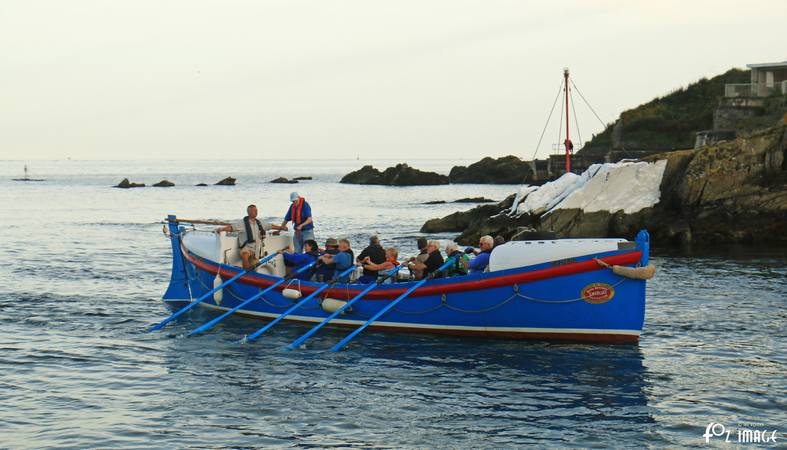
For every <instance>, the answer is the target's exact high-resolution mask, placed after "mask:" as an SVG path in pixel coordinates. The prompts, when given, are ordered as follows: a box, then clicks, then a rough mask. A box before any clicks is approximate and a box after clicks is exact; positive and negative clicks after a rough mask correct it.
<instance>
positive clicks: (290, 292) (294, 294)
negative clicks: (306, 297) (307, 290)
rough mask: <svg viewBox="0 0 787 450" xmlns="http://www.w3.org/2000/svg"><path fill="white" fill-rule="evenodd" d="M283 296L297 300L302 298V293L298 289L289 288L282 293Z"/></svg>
mask: <svg viewBox="0 0 787 450" xmlns="http://www.w3.org/2000/svg"><path fill="white" fill-rule="evenodd" d="M281 295H283V296H284V297H286V298H289V299H292V300H297V299H299V298H301V291H299V290H298V289H293V288H287V289H284V290H282V291H281Z"/></svg>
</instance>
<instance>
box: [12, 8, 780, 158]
mask: <svg viewBox="0 0 787 450" xmlns="http://www.w3.org/2000/svg"><path fill="white" fill-rule="evenodd" d="M0 50H1V51H0V80H1V82H0V159H24V160H27V159H62V158H66V157H71V158H74V159H147V158H153V159H159V158H161V159H179V158H199V159H215V158H233V159H246V158H265V159H271V158H303V159H308V158H322V159H325V158H329V159H331V158H355V157H356V156H359V155H360V156H362V157H365V158H373V157H380V158H392V159H397V158H399V159H401V160H408V159H416V158H468V159H479V158H480V157H482V156H487V155H489V156H500V155H506V154H515V155H518V156H521V157H523V158H526V159H530V157H531V156H532V155H533V151H534V149H535V144H536V142H537V141H538V137H539V135H540V133H541V130H542V128H543V126H544V122H545V120H546V117H547V114H548V112H549V109H550V107H551V106H552V102H553V100H554V98H555V95H556V93H557V89H558V86H559V84H560V81H561V77H562V70H563V67H566V66H567V67H570V69H571V72H572V75H573V77H574V81H575V82H576V84H577V86H578V87H579V89H580V90H581V91H582V93H583V94H584V95H585V97H587V98H588V100H590V102H591V104H592V105H593V106H594V108H595V109H596V111H597V112H598V113H599V114H600V115H601V117H602V118H603V119H604V120H605V121H608V122H611V121H613V120H614V119H615V118H617V116H618V115H619V114H620V112H621V111H623V110H625V109H628V108H631V107H634V106H636V105H638V104H640V103H643V102H645V101H648V100H650V99H652V98H653V97H655V96H659V95H663V94H666V93H668V92H669V91H671V90H673V89H676V88H679V87H681V86H685V85H686V84H688V83H690V82H692V81H695V80H697V79H698V78H700V77H702V76H713V75H716V74H719V73H722V72H724V71H726V70H728V69H730V68H732V67H744V66H745V65H746V64H747V63H754V62H771V61H782V60H785V59H787V2H786V1H785V0H773V1H747V2H741V1H739V0H736V1H724V0H722V1H719V0H716V1H691V0H682V1H673V0H659V1H574V2H571V1H569V2H566V1H538V2H535V1H533V2H531V1H494V0H487V1H462V0H415V1H410V0H396V1H375V0H344V1H329V0H312V1H298V0H281V1H270V0H268V1H266V0H251V1H199V0H156V1H149V0H134V1H119V0H96V1H82V0H68V1H65V0H51V1H47V0H3V1H2V3H0ZM575 102H576V103H577V104H576V108H577V114H578V118H579V130H580V132H581V134H582V138H583V140H588V139H589V138H590V136H591V134H592V133H598V132H599V131H600V130H601V124H599V122H598V121H597V120H596V119H595V118H594V117H593V116H592V115H591V114H590V112H589V111H588V110H587V108H586V107H585V106H584V104H582V102H581V100H580V99H579V98H578V96H576V95H575ZM557 127H558V124H557V123H556V122H555V123H553V124H552V125H551V127H550V128H549V129H548V131H547V137H545V139H544V143H543V144H542V146H541V150H540V151H539V153H538V156H539V157H543V156H545V155H547V154H549V153H550V152H551V145H552V144H553V143H555V142H556V141H557ZM574 140H575V142H578V139H576V138H575V139H574Z"/></svg>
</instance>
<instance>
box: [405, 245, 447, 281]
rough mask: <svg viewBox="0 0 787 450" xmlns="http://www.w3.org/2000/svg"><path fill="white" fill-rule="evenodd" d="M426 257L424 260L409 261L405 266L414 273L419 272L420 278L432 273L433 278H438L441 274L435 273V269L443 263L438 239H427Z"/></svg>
mask: <svg viewBox="0 0 787 450" xmlns="http://www.w3.org/2000/svg"><path fill="white" fill-rule="evenodd" d="M426 254H427V257H426V259H425V260H424V262H409V263H407V267H408V268H409V269H410V270H412V271H413V272H414V273H418V272H419V271H420V272H421V274H422V275H421V279H424V278H426V277H427V276H429V275H431V274H434V277H435V278H439V277H440V276H441V275H442V274H439V273H436V272H437V269H439V268H440V266H442V265H443V263H445V260H444V259H443V255H442V254H441V253H440V241H429V242H428V243H427V245H426Z"/></svg>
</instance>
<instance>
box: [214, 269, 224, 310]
mask: <svg viewBox="0 0 787 450" xmlns="http://www.w3.org/2000/svg"><path fill="white" fill-rule="evenodd" d="M223 282H224V281H223V280H222V279H221V276H220V275H219V274H216V278H214V279H213V289H216V288H217V287H219V286H221V283H223ZM223 299H224V289H219V290H218V291H216V292H214V293H213V301H215V302H216V304H217V305H221V301H222V300H223Z"/></svg>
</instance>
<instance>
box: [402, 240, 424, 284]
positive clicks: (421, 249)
mask: <svg viewBox="0 0 787 450" xmlns="http://www.w3.org/2000/svg"><path fill="white" fill-rule="evenodd" d="M416 245H417V246H418V255H416V256H412V257H410V259H408V260H407V263H406V264H405V266H406V267H407V268H409V269H410V273H411V274H412V276H413V278H414V279H416V280H420V279H421V278H423V277H424V274H423V271H421V270H415V269H413V268H411V267H410V263H415V265H417V264H418V263H423V262H424V261H426V258H428V257H429V251H428V250H427V248H426V246H427V240H426V238H423V237H420V238H418V240H417V241H416Z"/></svg>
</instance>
